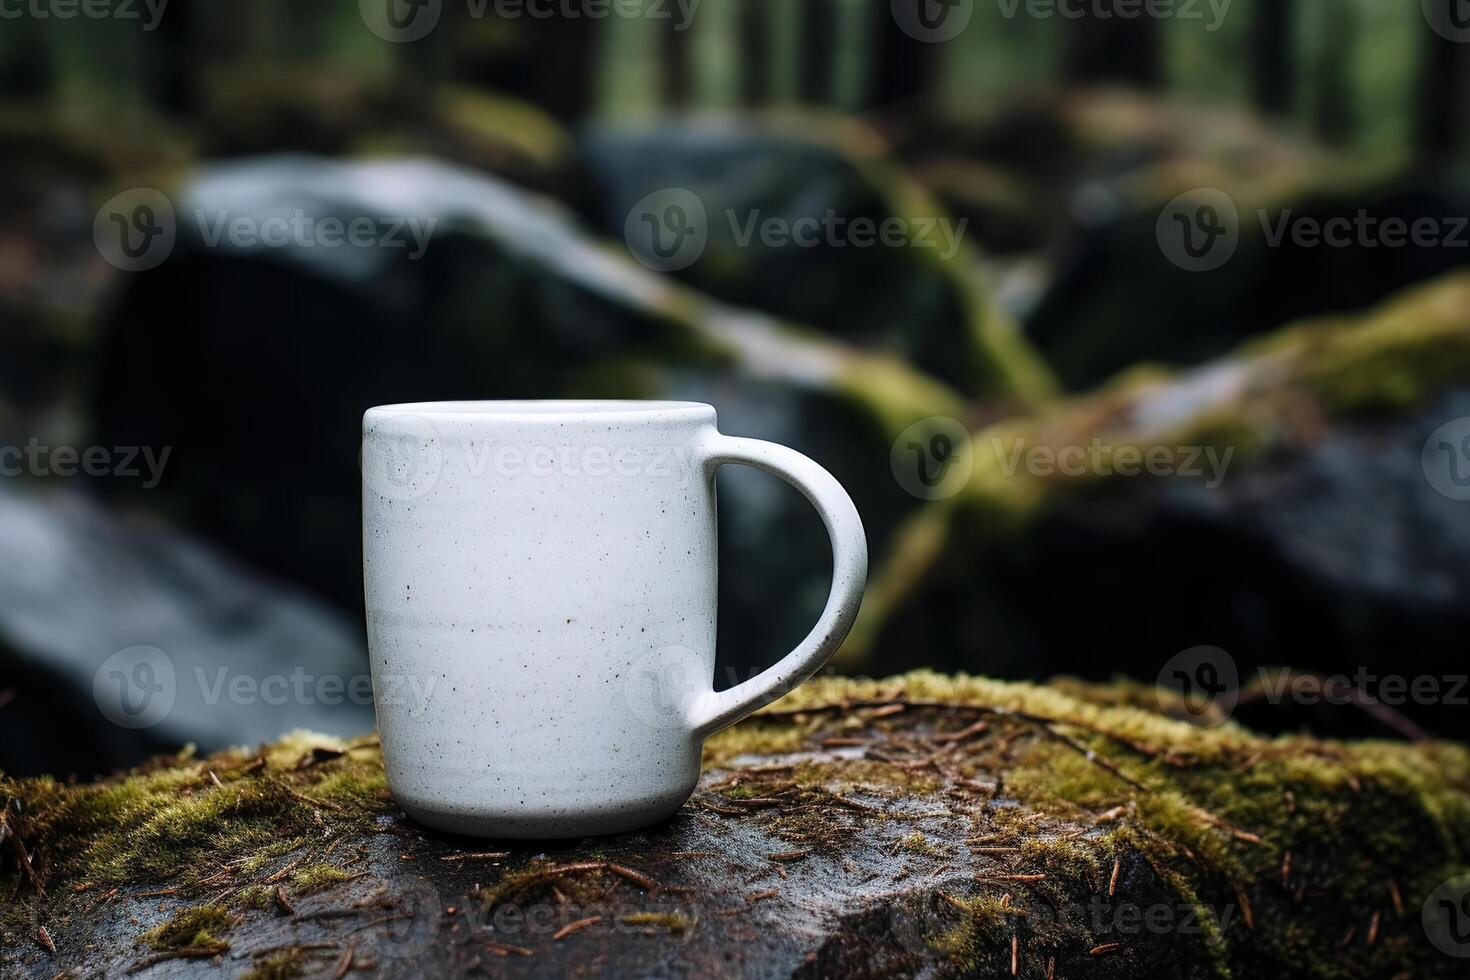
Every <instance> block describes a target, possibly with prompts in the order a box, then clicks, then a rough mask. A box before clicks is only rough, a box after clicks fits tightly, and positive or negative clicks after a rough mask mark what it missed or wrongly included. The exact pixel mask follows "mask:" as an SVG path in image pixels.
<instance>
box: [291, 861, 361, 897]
mask: <svg viewBox="0 0 1470 980" xmlns="http://www.w3.org/2000/svg"><path fill="white" fill-rule="evenodd" d="M354 877H355V876H354V875H352V874H351V873H349V872H346V871H343V870H342V869H341V868H339V867H337V866H336V865H334V864H308V865H307V866H306V867H304V868H298V869H296V870H295V871H294V872H292V873H291V885H292V887H294V888H295V889H296V893H297V894H298V895H311V894H314V893H316V892H320V891H326V890H327V889H328V888H331V887H332V886H333V885H340V884H341V883H342V882H344V881H351V880H352V879H353V878H354Z"/></svg>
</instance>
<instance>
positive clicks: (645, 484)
mask: <svg viewBox="0 0 1470 980" xmlns="http://www.w3.org/2000/svg"><path fill="white" fill-rule="evenodd" d="M725 463H745V464H748V465H751V466H756V467H759V468H761V469H763V470H766V471H768V472H770V473H774V474H775V475H777V476H779V477H781V478H782V479H784V480H786V481H787V482H789V483H791V484H792V485H793V486H795V487H796V488H797V489H799V490H800V491H801V492H802V493H803V494H805V495H806V497H807V498H808V499H809V500H810V501H811V502H812V503H813V504H814V505H815V506H816V508H817V511H818V513H820V514H821V517H822V521H823V522H824V523H825V524H826V527H827V532H828V534H829V535H830V536H831V539H832V552H833V558H832V566H833V572H832V590H831V593H830V595H829V596H828V598H827V605H826V608H825V609H824V610H823V611H822V615H821V618H820V619H819V620H818V621H817V624H816V626H815V627H814V628H813V629H812V631H811V633H810V634H809V635H808V636H807V638H806V639H805V640H803V641H802V642H801V645H800V646H798V647H797V648H796V649H795V650H793V651H792V652H791V653H789V654H787V655H786V657H785V658H784V659H782V660H781V661H780V662H779V663H777V664H776V665H775V666H774V667H771V668H770V669H768V670H766V671H764V672H763V673H761V674H759V675H758V676H756V677H754V678H752V679H750V680H748V681H746V682H744V683H742V684H739V685H736V686H735V687H732V688H730V689H729V690H725V691H721V692H718V693H717V692H715V691H714V690H713V686H712V679H713V676H714V663H715V583H716V564H715V561H716V547H715V470H716V469H718V468H719V467H720V466H721V465H723V464H725ZM362 466H363V560H364V568H363V572H364V579H365V583H366V590H367V626H368V643H369V648H370V651H371V658H372V670H373V683H374V691H375V699H376V706H377V716H378V729H379V733H380V736H381V738H382V744H383V761H384V764H385V766H386V767H387V774H388V785H389V787H390V788H391V789H392V791H393V795H394V797H395V798H396V799H397V800H398V802H399V803H400V804H401V805H402V806H403V808H404V809H405V810H406V811H408V813H409V814H410V815H412V816H413V817H415V818H416V819H418V820H419V821H421V822H423V823H425V824H428V825H430V826H432V827H437V828H440V829H443V830H449V831H454V832H457V833H465V834H475V835H479V836H487V837H511V838H538V837H572V836H580V835H583V834H609V833H617V832H619V831H624V830H629V829H632V828H635V827H641V826H644V825H647V824H650V823H654V822H656V821H658V820H661V819H663V818H665V817H668V816H670V815H671V814H673V812H674V811H675V810H677V809H678V808H679V807H680V806H681V805H682V804H683V803H684V801H685V800H686V799H688V798H689V794H690V793H691V792H693V790H694V786H695V783H696V781H697V780H698V778H699V762H700V748H701V746H702V744H703V741H704V739H705V738H706V737H707V736H708V735H710V734H712V733H714V732H716V731H718V730H719V729H721V728H724V727H725V726H726V725H729V724H731V723H732V722H735V721H737V720H739V719H741V718H743V717H745V716H746V715H748V714H750V713H751V712H752V711H754V710H755V709H757V708H759V707H761V706H762V705H764V704H767V703H769V702H771V701H773V700H775V699H776V698H777V697H779V696H780V695H781V694H784V693H785V692H786V691H788V690H790V689H791V688H792V687H794V686H795V685H797V684H799V683H801V682H802V681H804V680H806V679H807V678H808V677H810V676H811V675H812V674H813V673H815V672H816V671H817V670H818V669H819V668H820V667H821V666H822V664H823V663H825V662H826V660H827V658H828V657H829V656H830V655H831V654H832V652H833V651H834V650H835V649H836V648H837V646H838V644H839V643H841V642H842V639H843V637H844V636H846V634H847V631H848V629H849V628H850V627H851V625H852V622H853V619H854V618H855V617H856V615H857V610H858V605H859V603H860V602H861V599H862V591H863V583H864V580H865V578H866V575H867V560H868V559H867V545H866V541H865V539H864V536H863V528H862V523H861V521H860V520H859V519H858V514H857V511H856V510H855V509H854V507H853V505H852V501H851V500H850V499H849V498H848V496H847V494H846V493H845V492H844V491H843V489H842V487H841V486H839V485H838V483H837V481H836V480H834V479H833V478H832V476H831V475H830V474H828V473H827V471H826V470H824V469H822V468H821V467H820V466H818V465H817V464H816V463H813V462H812V461H811V460H809V459H807V458H806V457H805V456H802V455H801V454H800V453H797V452H795V451H793V450H791V449H787V448H785V447H784V446H778V445H775V444H773V443H769V442H761V441H758V440H754V439H736V438H731V437H729V436H724V435H721V434H720V432H719V431H718V430H717V429H716V428H715V411H714V409H713V408H711V407H710V406H708V405H702V404H698V403H694V402H653V401H650V402H639V401H524V402H431V403H422V404H412V405H390V406H384V407H380V408H373V409H370V410H369V411H368V413H367V415H366V416H365V417H364V419H363V443H362ZM771 598H772V601H778V600H779V598H780V597H779V596H772V597H771Z"/></svg>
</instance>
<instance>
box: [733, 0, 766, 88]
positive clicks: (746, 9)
mask: <svg viewBox="0 0 1470 980" xmlns="http://www.w3.org/2000/svg"><path fill="white" fill-rule="evenodd" d="M738 14H739V18H740V26H739V45H740V104H741V105H744V106H747V107H750V108H757V107H760V106H763V105H765V104H767V103H768V102H770V101H771V73H770V61H771V7H770V4H769V3H768V2H767V0H740V6H739V10H738Z"/></svg>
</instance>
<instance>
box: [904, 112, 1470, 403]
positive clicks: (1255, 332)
mask: <svg viewBox="0 0 1470 980" xmlns="http://www.w3.org/2000/svg"><path fill="white" fill-rule="evenodd" d="M971 115H972V119H971V121H969V122H966V123H961V124H947V125H942V126H939V127H930V128H927V129H923V128H921V129H920V130H919V131H918V132H916V133H915V134H913V135H911V136H909V137H908V138H906V139H904V140H903V141H901V142H900V145H899V155H900V157H901V158H902V159H903V161H904V163H905V164H906V165H907V166H908V167H909V168H910V169H911V171H912V172H913V173H915V174H917V175H918V176H919V177H920V178H921V179H923V180H924V181H925V183H926V186H928V187H929V188H930V189H931V190H932V192H933V193H935V194H936V195H938V196H939V197H941V198H942V199H943V200H945V201H946V203H947V204H948V205H949V206H950V207H951V208H953V209H955V210H957V211H958V212H959V213H964V214H971V215H973V216H974V217H975V222H974V223H973V224H974V228H975V234H976V235H977V236H978V237H979V238H980V240H982V241H986V242H992V241H993V242H995V244H996V245H997V246H999V247H1001V248H1006V247H1010V248H1015V247H1018V246H1023V247H1024V246H1026V245H1029V246H1030V248H1031V249H1032V250H1033V252H1034V254H1035V255H1036V256H1037V259H1036V262H1035V263H1034V264H1028V265H1027V266H1026V267H1025V268H1026V270H1027V273H1028V274H1027V275H1023V276H1018V277H1014V280H1013V282H1012V283H1011V284H1009V288H1008V290H1007V291H1008V292H1009V293H1011V294H1013V295H1014V294H1015V292H1016V291H1019V292H1020V293H1021V294H1022V295H1023V296H1024V301H1023V305H1024V307H1025V308H1026V309H1028V312H1027V313H1026V314H1025V321H1026V328H1025V329H1026V336H1027V338H1028V339H1029V341H1030V342H1031V343H1032V344H1033V345H1035V347H1036V349H1038V350H1040V351H1041V353H1042V354H1043V356H1044V357H1045V359H1046V363H1047V364H1048V365H1049V367H1050V368H1051V369H1052V370H1053V371H1054V372H1055V373H1056V375H1057V377H1058V378H1060V380H1061V382H1062V384H1063V385H1064V386H1065V387H1066V388H1068V389H1070V390H1073V391H1086V390H1089V389H1091V388H1093V387H1095V386H1096V385H1098V384H1101V383H1103V382H1104V381H1106V380H1107V379H1108V378H1109V377H1111V376H1112V375H1114V374H1116V373H1117V372H1119V371H1123V370H1126V369H1127V368H1129V367H1130V366H1132V365H1133V364H1135V363H1137V362H1138V361H1141V360H1146V359H1147V360H1159V361H1165V362H1168V363H1170V364H1174V365H1180V366H1187V365H1194V364H1199V363H1202V362H1205V361H1208V360H1210V359H1211V358H1216V357H1219V356H1221V355H1223V354H1225V353H1227V352H1228V351H1229V350H1231V349H1232V348H1233V347H1235V346H1237V345H1239V344H1240V343H1242V342H1243V341H1245V340H1247V339H1249V338H1251V337H1256V336H1261V335H1263V334H1266V333H1269V332H1271V331H1273V330H1276V329H1278V328H1280V327H1282V326H1283V325H1285V324H1288V323H1290V322H1292V321H1294V320H1297V319H1300V318H1302V317H1306V316H1317V315H1322V314H1335V313H1353V312H1356V311H1362V310H1365V309H1367V308H1369V307H1371V306H1373V305H1374V304H1377V303H1380V302H1382V301H1383V300H1385V299H1387V298H1388V297H1389V296H1391V295H1393V294H1394V293H1395V292H1398V291H1399V290H1402V289H1405V288H1408V287H1409V286H1412V285H1414V284H1416V283H1420V282H1423V281H1425V280H1427V279H1430V278H1432V277H1434V276H1437V275H1442V274H1444V273H1446V272H1448V271H1450V270H1453V269H1460V268H1464V267H1465V266H1466V260H1465V253H1466V249H1465V248H1464V247H1463V246H1464V243H1465V241H1466V238H1467V235H1466V229H1465V228H1464V227H1461V226H1460V225H1461V222H1462V221H1463V219H1462V218H1460V217H1457V216H1463V215H1466V214H1470V210H1467V209H1470V186H1467V184H1466V183H1465V181H1464V180H1463V177H1462V175H1454V174H1443V175H1440V174H1434V173H1430V172H1424V171H1423V170H1416V169H1412V168H1410V167H1408V166H1406V163H1407V161H1405V160H1404V159H1403V158H1402V155H1401V154H1395V153H1383V152H1377V153H1373V152H1366V153H1365V152H1354V153H1346V154H1345V153H1342V152H1340V151H1338V150H1337V149H1335V148H1332V147H1324V146H1321V145H1319V144H1315V143H1313V142H1311V141H1310V140H1309V139H1306V138H1304V137H1303V136H1301V135H1299V134H1293V133H1290V132H1288V131H1285V130H1283V129H1282V128H1281V127H1273V126H1272V125H1270V124H1269V122H1266V121H1263V120H1262V119H1261V117H1260V116H1259V115H1258V114H1255V113H1252V112H1251V111H1250V110H1249V109H1248V108H1244V107H1240V106H1221V105H1205V104H1200V103H1198V102H1190V101H1180V100H1178V99H1175V98H1163V99H1161V98H1158V97H1156V96H1153V95H1148V94H1141V93H1133V92H1125V91H1117V90H1114V91H1099V92H1084V93H1079V92H1069V93H1065V94H1059V95H1055V96H1050V97H1037V96H1034V95H1032V96H1025V97H1023V98H1020V99H1017V98H1014V97H1012V98H1006V99H1003V100H999V101H997V102H996V103H995V104H993V105H990V106H982V107H979V108H978V109H977V111H975V112H973V113H972V114H971ZM1202 189H1214V190H1218V191H1223V192H1224V193H1225V194H1226V195H1228V196H1229V198H1230V200H1231V202H1232V203H1233V206H1234V209H1235V211H1236V215H1237V218H1238V220H1237V221H1234V222H1232V220H1231V217H1230V214H1229V212H1228V210H1224V209H1221V211H1220V213H1221V215H1222V220H1223V221H1224V222H1225V224H1226V225H1230V224H1235V225H1236V226H1237V227H1238V231H1239V239H1238V244H1237V245H1236V246H1235V248H1234V251H1233V253H1229V258H1228V260H1227V259H1226V258H1225V256H1226V253H1225V252H1224V251H1223V248H1224V246H1223V245H1222V246H1221V249H1222V251H1221V252H1220V253H1219V254H1218V258H1219V260H1220V261H1222V262H1223V264H1222V265H1220V266H1219V267H1218V268H1212V269H1202V270H1195V269H1192V268H1190V269H1187V268H1182V267H1181V265H1180V264H1176V262H1175V261H1174V258H1178V259H1180V260H1181V261H1183V260H1184V256H1183V254H1182V252H1181V251H1180V250H1179V248H1180V245H1181V244H1182V242H1180V240H1179V239H1177V238H1173V237H1165V238H1163V239H1162V240H1161V237H1160V235H1161V232H1160V229H1159V223H1160V220H1161V216H1162V215H1163V214H1164V211H1165V208H1166V206H1168V205H1169V204H1170V202H1172V201H1173V200H1174V199H1175V198H1176V197H1178V196H1179V195H1183V194H1197V193H1198V192H1199V191H1201V190H1202ZM1199 202H1200V203H1206V202H1205V201H1204V200H1203V199H1200V200H1199ZM1209 203H1214V204H1216V205H1217V207H1218V206H1219V205H1220V201H1219V199H1218V198H1214V199H1213V200H1212V201H1211V202H1209ZM1360 214H1361V215H1362V216H1363V219H1365V220H1367V219H1371V221H1372V222H1373V224H1371V225H1368V226H1367V228H1368V231H1367V232H1366V234H1364V235H1360V234H1359V232H1358V231H1357V228H1358V227H1359V226H1358V224H1357V223H1358V221H1359V220H1360V219H1359V215H1360ZM1389 219H1394V220H1402V221H1403V222H1404V230H1405V231H1406V232H1407V230H1408V229H1409V228H1411V227H1413V226H1414V225H1415V223H1416V222H1429V223H1430V224H1429V227H1432V228H1434V229H1435V232H1434V234H1435V236H1436V237H1439V238H1442V240H1443V241H1444V242H1445V244H1444V245H1443V246H1442V247H1435V246H1433V245H1428V246H1423V247H1421V246H1418V245H1416V244H1414V243H1413V242H1409V241H1404V242H1401V243H1400V244H1399V245H1391V244H1389V243H1388V242H1389V241H1391V240H1392V239H1391V238H1388V237H1385V236H1383V235H1382V234H1381V230H1382V228H1383V222H1385V221H1387V220H1389ZM1288 221H1289V222H1291V223H1292V224H1294V225H1296V226H1298V227H1301V226H1302V223H1303V222H1310V223H1311V224H1309V225H1306V226H1305V227H1307V228H1309V229H1310V228H1312V227H1315V228H1319V229H1320V228H1323V227H1332V228H1333V234H1334V235H1340V234H1342V230H1343V228H1348V227H1351V228H1352V229H1353V231H1352V232H1351V233H1349V234H1348V235H1347V236H1346V237H1347V238H1348V239H1350V241H1349V242H1348V243H1347V244H1346V245H1340V244H1339V245H1334V246H1328V245H1326V244H1319V245H1315V246H1314V245H1311V244H1305V245H1303V244H1298V243H1297V242H1296V241H1295V240H1294V239H1293V236H1292V235H1291V234H1286V235H1285V236H1284V237H1283V238H1282V239H1281V240H1280V241H1279V242H1278V241H1275V240H1274V239H1275V234H1276V231H1277V229H1278V227H1282V223H1283V222H1288ZM1344 221H1345V222H1347V224H1344V225H1342V227H1336V226H1335V225H1332V226H1329V224H1328V223H1329V222H1333V223H1341V222H1344ZM1017 228H1019V229H1020V230H1021V231H1023V232H1028V231H1029V236H1030V238H1031V239H1032V241H1030V242H1029V243H1028V242H1026V241H1025V236H1024V235H1022V236H1018V235H1017V234H1016V232H1015V231H1014V230H1013V229H1017ZM1177 230H1178V229H1177V227H1170V226H1168V225H1166V226H1165V232H1164V233H1165V235H1166V236H1172V233H1174V232H1177ZM1038 236H1039V237H1038ZM1400 237H1403V238H1407V235H1404V236H1400ZM1457 243H1458V244H1457ZM1196 244H1199V243H1196ZM1165 246H1167V248H1168V249H1169V252H1168V253H1167V254H1166V251H1165ZM1184 264H1188V263H1187V262H1185V263H1184ZM1035 266H1040V267H1042V268H1044V269H1045V270H1046V273H1047V274H1048V278H1049V280H1050V281H1049V282H1048V283H1047V284H1046V286H1045V288H1044V289H1043V290H1039V291H1038V290H1036V289H1035V288H1034V287H1033V286H1032V284H1031V278H1032V277H1033V276H1034V273H1032V272H1031V270H1032V269H1033V268H1034V267H1035ZM1036 278H1040V277H1036ZM1033 293H1036V295H1034V296H1033Z"/></svg>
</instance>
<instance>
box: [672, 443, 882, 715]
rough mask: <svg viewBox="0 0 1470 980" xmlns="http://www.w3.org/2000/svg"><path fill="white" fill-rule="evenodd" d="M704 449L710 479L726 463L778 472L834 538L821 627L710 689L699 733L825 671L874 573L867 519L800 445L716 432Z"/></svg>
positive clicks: (699, 709)
mask: <svg viewBox="0 0 1470 980" xmlns="http://www.w3.org/2000/svg"><path fill="white" fill-rule="evenodd" d="M703 449H704V454H705V460H704V465H705V467H706V469H707V472H708V474H709V478H710V480H711V481H713V479H714V475H715V471H716V470H718V469H719V468H720V467H721V466H723V465H724V464H726V463H743V464H745V465H746V466H754V467H755V468H757V469H761V470H765V471H766V472H767V473H771V474H774V475H776V476H779V477H780V478H781V479H783V480H785V481H786V482H787V483H789V484H791V485H792V486H793V487H795V488H796V489H798V490H800V491H801V492H802V495H803V496H805V497H806V499H807V500H810V501H811V502H812V506H814V507H815V508H816V509H817V513H818V514H820V515H821V517H822V523H823V524H825V525H826V527H827V536H828V537H829V538H831V540H832V590H831V592H829V593H828V594H827V606H826V608H825V609H823V610H822V615H821V618H819V619H818V620H817V625H816V626H814V627H812V631H811V632H810V633H808V634H807V636H806V639H804V640H802V641H801V643H800V644H798V645H797V647H796V649H795V650H792V651H791V652H790V653H788V654H787V655H786V656H784V657H782V658H781V660H780V661H779V662H777V663H776V664H775V665H774V666H772V667H769V668H767V669H766V670H764V671H762V672H761V673H759V674H757V675H756V676H755V677H752V678H751V679H750V680H748V681H745V682H744V683H742V684H737V685H736V686H734V687H732V688H730V689H729V690H725V691H707V692H704V693H703V694H701V695H700V696H699V697H698V698H697V699H696V700H695V702H694V704H693V706H692V707H693V710H692V712H691V714H692V718H693V722H694V731H695V734H696V735H698V736H699V737H700V738H704V737H706V736H709V735H713V734H714V733H715V732H717V731H719V730H720V729H722V728H725V727H726V726H728V725H732V724H734V723H735V722H737V721H739V720H740V719H741V718H744V717H745V716H746V715H748V714H750V713H751V712H752V711H755V710H756V709H757V708H760V707H762V706H764V705H767V704H770V703H771V702H772V701H774V700H776V699H777V698H778V697H781V696H782V695H783V694H786V693H787V692H788V691H790V690H791V689H793V688H794V687H796V685H798V684H800V683H801V682H802V681H805V680H806V679H807V678H809V677H811V676H812V675H813V674H815V673H816V672H817V671H818V670H820V669H821V667H822V665H823V664H825V663H826V662H827V659H828V658H829V657H831V656H832V654H833V653H835V652H836V651H837V647H838V646H839V645H840V644H841V643H842V640H843V639H844V638H845V637H846V636H847V631H848V630H849V629H851V628H852V623H853V620H855V619H856V618H857V613H858V606H860V605H861V604H862V600H863V585H864V583H865V582H866V581H867V577H868V541H867V537H866V535H865V534H864V533H863V522H862V520H861V519H860V518H859V517H858V512H857V508H856V507H854V506H853V505H852V498H851V497H849V496H848V495H847V491H846V490H844V489H842V485H841V484H840V483H838V482H837V480H836V479H834V478H833V476H832V474H830V473H828V472H827V471H826V470H824V469H822V467H820V466H818V465H817V464H816V463H814V462H812V461H811V460H810V459H808V458H806V457H805V456H803V455H802V454H801V453H799V452H797V451H796V450H794V449H787V448H786V447H785V446H781V445H777V444H776V443H774V442H763V441H762V440H760V439H739V438H735V437H733V436H727V435H723V434H721V433H719V432H713V433H711V434H710V435H709V436H707V437H706V438H705V440H704V443H703Z"/></svg>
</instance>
